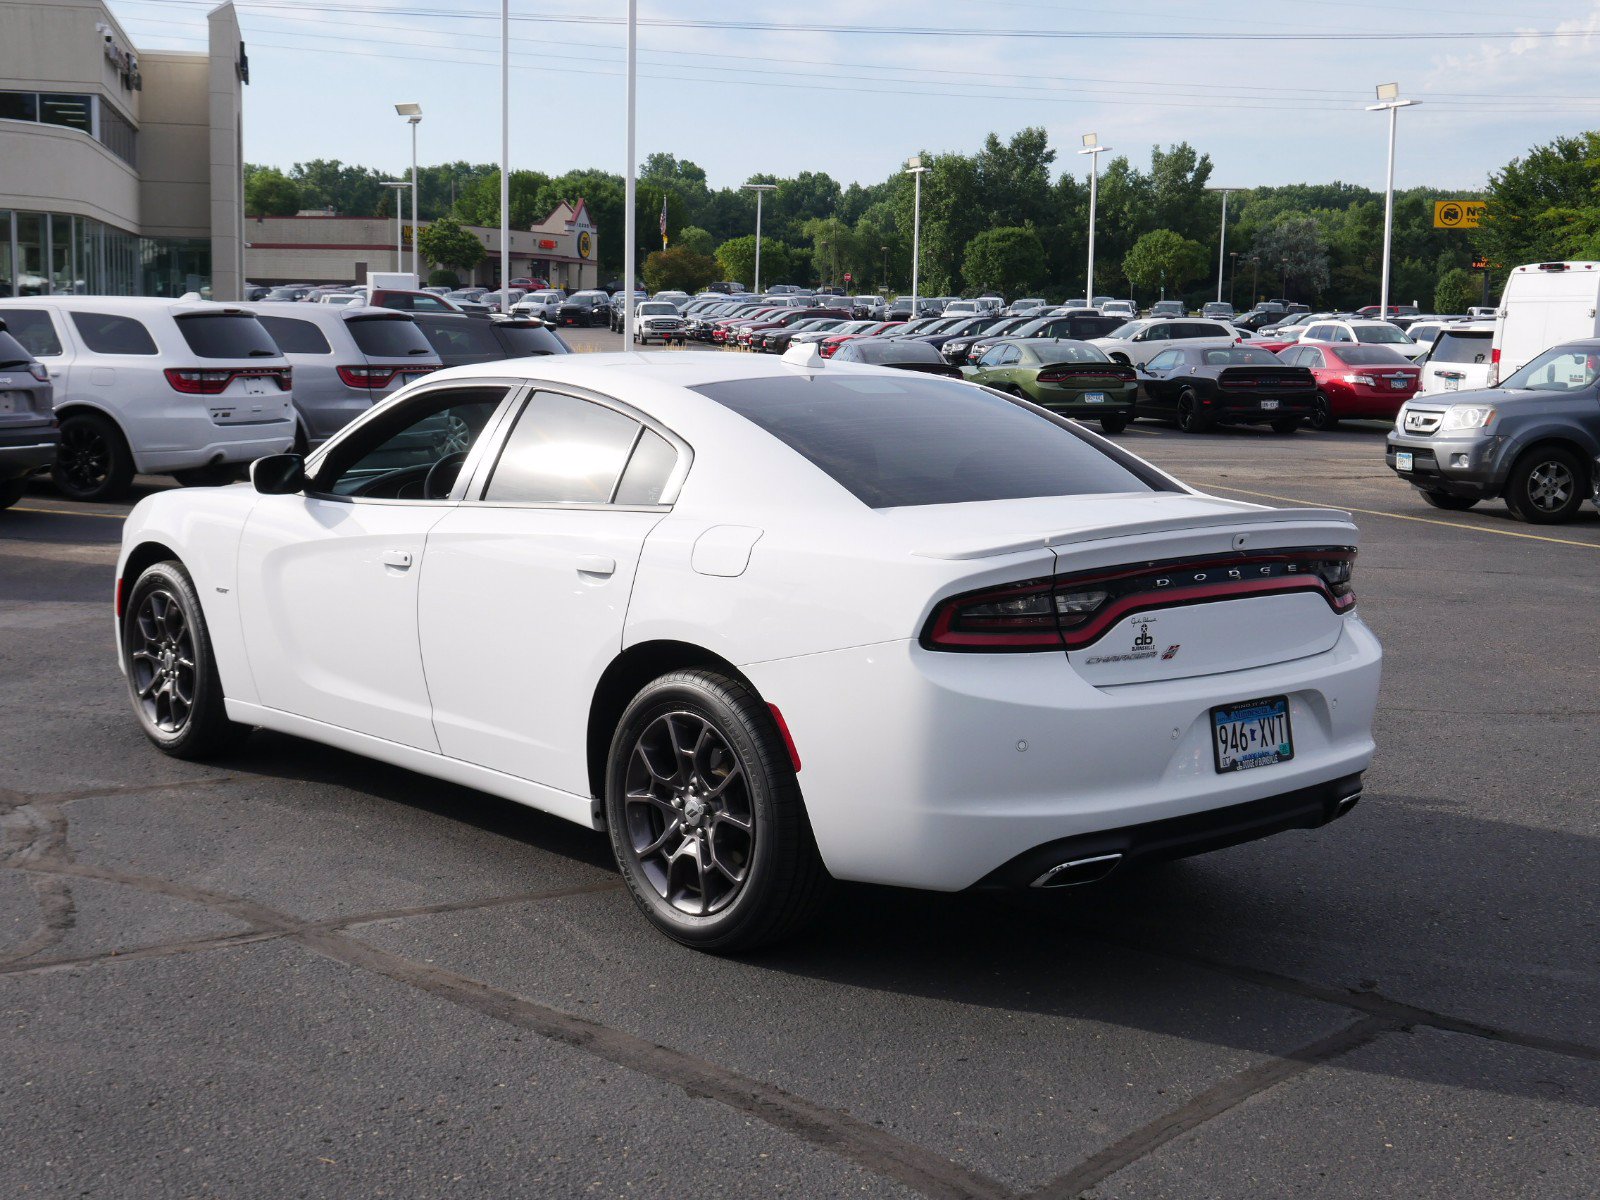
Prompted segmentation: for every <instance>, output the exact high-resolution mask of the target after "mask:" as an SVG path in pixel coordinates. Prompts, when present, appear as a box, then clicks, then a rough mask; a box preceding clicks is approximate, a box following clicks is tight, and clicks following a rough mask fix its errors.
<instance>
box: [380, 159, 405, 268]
mask: <svg viewBox="0 0 1600 1200" xmlns="http://www.w3.org/2000/svg"><path fill="white" fill-rule="evenodd" d="M383 186H384V187H386V188H393V189H394V269H395V270H396V271H404V270H405V269H406V258H405V255H406V252H405V248H404V247H405V241H404V239H403V238H402V237H401V236H400V232H401V230H402V229H403V228H404V227H405V223H406V197H405V191H406V189H407V188H408V187H410V186H411V185H410V184H409V183H407V182H406V181H405V180H404V179H385V180H384V181H383Z"/></svg>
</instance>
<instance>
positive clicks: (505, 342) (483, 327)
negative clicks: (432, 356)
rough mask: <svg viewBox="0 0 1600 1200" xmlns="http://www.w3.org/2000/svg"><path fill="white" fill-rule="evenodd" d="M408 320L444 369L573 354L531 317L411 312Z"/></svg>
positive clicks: (543, 324) (554, 334)
mask: <svg viewBox="0 0 1600 1200" xmlns="http://www.w3.org/2000/svg"><path fill="white" fill-rule="evenodd" d="M411 319H412V320H413V321H415V322H416V325H417V328H418V329H420V330H422V336H423V337H425V338H427V339H428V344H429V345H430V346H432V347H433V349H434V353H436V354H437V355H438V356H439V358H440V359H441V360H442V361H443V363H444V365H445V366H447V367H459V366H463V365H465V364H467V363H480V362H495V361H497V360H499V359H502V358H532V357H534V356H536V355H541V354H571V353H572V350H571V348H570V347H568V345H567V344H566V343H565V342H563V341H562V340H561V338H560V336H559V335H558V334H556V333H554V332H552V331H551V330H550V329H549V328H548V327H547V326H546V325H545V323H544V322H543V321H536V320H533V319H532V318H530V317H491V318H490V319H488V320H484V319H483V318H482V317H468V316H461V315H457V314H455V313H414V314H412V318H411Z"/></svg>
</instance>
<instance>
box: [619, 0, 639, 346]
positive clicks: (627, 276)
mask: <svg viewBox="0 0 1600 1200" xmlns="http://www.w3.org/2000/svg"><path fill="white" fill-rule="evenodd" d="M638 93H639V0H628V174H627V176H626V182H625V183H624V185H623V189H622V211H623V215H622V237H623V241H624V243H625V244H624V245H623V247H622V297H623V299H622V345H623V348H624V349H626V348H628V347H630V346H632V345H633V308H634V304H633V281H634V278H635V276H634V258H635V257H636V256H637V254H638V246H637V245H636V244H635V243H637V242H638V240H639V235H638V231H637V230H636V229H635V228H634V226H635V224H636V223H637V220H638V214H637V213H635V212H634V211H633V210H634V207H635V201H636V196H637V192H638V180H637V179H636V178H635V176H636V174H637V173H638V170H639V168H638V165H637V159H636V158H635V156H634V152H633V128H634V112H635V106H636V103H637V101H638Z"/></svg>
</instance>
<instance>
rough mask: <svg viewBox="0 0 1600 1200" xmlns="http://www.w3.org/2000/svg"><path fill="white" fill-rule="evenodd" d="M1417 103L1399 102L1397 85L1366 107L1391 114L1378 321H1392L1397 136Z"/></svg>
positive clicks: (1381, 90) (1381, 89)
mask: <svg viewBox="0 0 1600 1200" xmlns="http://www.w3.org/2000/svg"><path fill="white" fill-rule="evenodd" d="M1416 103H1418V101H1416V100H1402V99H1400V85H1399V84H1398V83H1380V84H1379V85H1378V103H1376V104H1369V105H1367V111H1368V112H1382V111H1384V110H1385V109H1387V110H1388V113H1389V172H1388V175H1387V177H1386V178H1385V180H1384V184H1383V283H1382V285H1381V286H1380V287H1379V289H1378V319H1379V320H1380V321H1386V320H1388V319H1389V248H1390V246H1391V245H1393V243H1394V132H1395V126H1396V124H1398V121H1397V118H1398V116H1399V114H1400V110H1401V109H1402V108H1409V107H1410V106H1411V105H1413V104H1416Z"/></svg>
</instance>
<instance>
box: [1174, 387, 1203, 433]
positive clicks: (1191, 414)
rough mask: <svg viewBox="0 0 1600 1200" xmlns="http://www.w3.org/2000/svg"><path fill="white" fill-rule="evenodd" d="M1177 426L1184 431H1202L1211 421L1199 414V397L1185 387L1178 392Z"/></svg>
mask: <svg viewBox="0 0 1600 1200" xmlns="http://www.w3.org/2000/svg"><path fill="white" fill-rule="evenodd" d="M1178 428H1179V429H1181V430H1183V432H1185V433H1204V432H1205V431H1206V430H1208V429H1210V428H1211V422H1210V421H1207V420H1206V419H1205V417H1203V416H1201V415H1200V398H1199V397H1198V396H1196V395H1195V394H1194V393H1193V392H1191V391H1190V390H1189V389H1188V388H1185V389H1184V390H1183V391H1182V392H1180V393H1179V394H1178Z"/></svg>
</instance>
